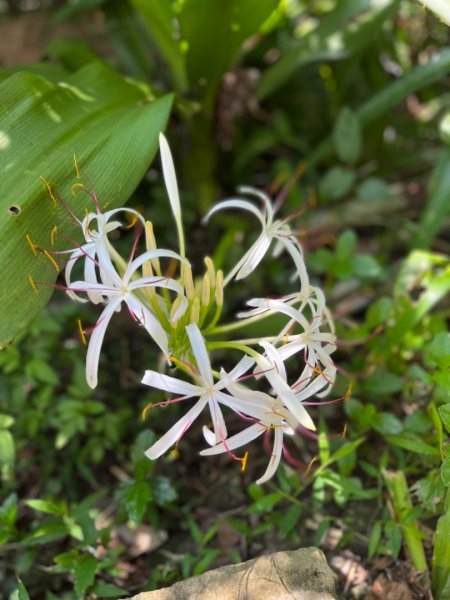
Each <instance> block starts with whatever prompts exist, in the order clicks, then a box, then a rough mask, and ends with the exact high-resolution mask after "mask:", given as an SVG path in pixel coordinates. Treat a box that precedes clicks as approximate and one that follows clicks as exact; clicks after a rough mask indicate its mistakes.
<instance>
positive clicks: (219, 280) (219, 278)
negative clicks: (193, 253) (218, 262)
mask: <svg viewBox="0 0 450 600" xmlns="http://www.w3.org/2000/svg"><path fill="white" fill-rule="evenodd" d="M216 304H217V306H223V271H220V270H219V271H217V275H216Z"/></svg>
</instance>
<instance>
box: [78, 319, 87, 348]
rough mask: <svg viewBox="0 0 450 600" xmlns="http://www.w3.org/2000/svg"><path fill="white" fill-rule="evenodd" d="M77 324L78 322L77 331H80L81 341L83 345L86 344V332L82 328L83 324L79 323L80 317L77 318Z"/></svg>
mask: <svg viewBox="0 0 450 600" xmlns="http://www.w3.org/2000/svg"><path fill="white" fill-rule="evenodd" d="M77 324H78V331H79V332H80V335H81V341H82V342H83V346H86V344H87V341H86V335H85V334H86V332H85V330H84V329H83V326H82V324H81V319H78V320H77Z"/></svg>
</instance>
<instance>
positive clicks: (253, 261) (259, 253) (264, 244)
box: [236, 232, 272, 279]
mask: <svg viewBox="0 0 450 600" xmlns="http://www.w3.org/2000/svg"><path fill="white" fill-rule="evenodd" d="M271 241H272V238H271V237H269V236H268V235H267V233H266V232H263V233H262V234H261V235H260V236H259V238H258V239H257V240H256V242H255V243H254V244H253V246H252V247H251V248H250V249H249V250H248V251H247V252H246V254H245V256H246V260H245V263H244V264H243V265H242V267H241V268H240V269H239V272H238V273H237V275H236V279H243V278H244V277H248V275H250V273H252V272H253V271H254V270H255V269H256V267H257V266H258V265H259V263H260V262H261V261H262V259H263V258H264V256H265V255H266V252H267V250H268V249H269V246H270V243H271Z"/></svg>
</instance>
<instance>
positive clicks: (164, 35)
mask: <svg viewBox="0 0 450 600" xmlns="http://www.w3.org/2000/svg"><path fill="white" fill-rule="evenodd" d="M130 2H131V4H132V5H133V6H134V8H135V9H136V10H137V11H138V12H139V13H140V14H141V15H142V17H143V18H144V19H145V21H146V23H147V25H148V26H149V28H150V31H151V35H152V37H153V40H154V41H155V43H156V45H157V46H158V48H159V50H160V52H161V54H162V56H163V58H164V59H165V61H166V63H167V65H168V66H169V67H170V74H171V76H172V80H173V82H174V83H175V84H176V86H177V88H178V91H180V92H183V91H185V90H186V88H187V77H186V65H185V57H184V54H183V51H182V49H181V46H180V43H179V41H178V40H177V39H176V31H175V28H174V22H175V19H176V15H175V12H174V10H173V6H174V3H173V2H172V0H157V1H154V2H149V1H148V0H130Z"/></svg>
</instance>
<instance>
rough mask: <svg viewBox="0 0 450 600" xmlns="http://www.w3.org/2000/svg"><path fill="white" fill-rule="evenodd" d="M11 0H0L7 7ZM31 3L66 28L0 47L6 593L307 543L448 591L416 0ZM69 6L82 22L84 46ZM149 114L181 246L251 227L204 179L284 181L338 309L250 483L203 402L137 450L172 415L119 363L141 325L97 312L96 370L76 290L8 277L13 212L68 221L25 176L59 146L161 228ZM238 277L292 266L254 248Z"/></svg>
mask: <svg viewBox="0 0 450 600" xmlns="http://www.w3.org/2000/svg"><path fill="white" fill-rule="evenodd" d="M7 4H8V6H7V7H5V9H6V8H8V9H9V10H10V12H9V13H5V15H4V18H5V19H10V18H11V12H12V10H13V9H15V10H16V11H18V12H21V10H22V9H23V7H24V5H22V3H20V2H9V3H7ZM41 10H47V12H46V13H45V14H46V19H49V20H51V22H52V23H53V24H55V23H56V22H63V21H65V22H66V23H67V22H69V23H72V24H75V25H77V24H79V26H80V34H79V36H78V37H75V38H73V37H72V38H70V39H67V38H66V39H62V38H58V39H54V40H53V41H51V43H50V45H49V46H48V48H47V49H46V50H45V52H43V55H42V60H40V61H37V62H34V63H33V64H29V65H25V66H23V65H22V66H19V67H13V68H4V69H2V70H1V72H0V114H1V121H0V122H1V128H0V129H1V131H0V169H1V173H2V178H1V183H0V187H1V194H0V197H1V203H2V209H1V210H2V212H1V218H0V228H1V231H0V235H1V239H2V242H3V243H2V248H1V253H2V254H1V260H2V269H3V272H2V289H1V293H0V295H1V302H2V304H1V306H2V317H1V319H0V343H1V345H2V347H4V349H3V351H2V352H1V353H0V365H1V366H2V371H3V374H2V376H1V379H0V412H1V414H0V469H1V478H2V486H1V496H2V497H1V503H0V557H1V559H2V563H1V564H2V570H1V572H0V577H2V578H3V582H4V590H5V591H4V597H5V598H18V599H19V600H22V599H25V598H27V594H29V596H30V597H31V598H33V599H35V598H36V599H37V598H45V599H46V600H51V599H52V598H63V599H66V600H71V599H75V598H85V597H86V598H92V599H94V598H107V597H123V596H124V595H132V594H133V593H136V592H138V591H143V590H144V589H155V588H157V587H162V586H164V585H169V584H171V583H172V582H174V581H176V580H178V579H181V578H185V577H188V576H190V575H193V574H194V575H195V574H199V573H201V572H203V571H204V570H205V569H207V568H211V567H214V566H216V565H220V564H225V563H229V562H232V561H236V562H238V561H241V560H246V559H248V558H251V557H254V556H256V555H258V554H260V553H262V552H267V551H274V550H277V549H288V548H294V547H298V546H306V545H309V544H316V545H319V546H321V547H322V548H324V550H326V552H327V553H328V554H327V555H328V558H329V560H330V561H331V563H332V564H333V565H334V567H335V568H336V570H337V572H338V574H339V577H340V580H341V588H342V590H341V591H342V594H347V595H349V597H355V596H356V594H357V593H358V585H359V586H360V587H359V590H360V591H359V593H360V594H362V595H364V594H365V593H366V592H367V593H369V589H371V590H372V591H371V592H370V593H372V594H376V593H378V592H379V593H380V595H379V596H376V595H375V596H370V597H372V598H373V597H380V598H384V597H387V596H386V593H387V592H386V589H387V588H386V585H387V584H386V581H387V576H386V577H385V575H386V573H388V574H390V576H391V577H392V576H393V577H394V580H395V581H397V582H400V583H401V584H402V585H405V586H407V587H408V588H409V593H410V594H415V596H413V597H416V598H429V597H430V596H429V593H430V592H429V589H430V586H432V588H433V591H434V594H435V597H436V598H443V599H445V598H450V579H449V573H450V549H449V548H448V544H447V543H446V540H448V539H449V535H450V508H449V501H450V500H449V497H450V496H449V494H448V486H449V485H450V455H449V454H448V436H449V435H450V394H449V389H450V376H449V371H450V369H449V367H450V336H449V333H448V319H449V304H448V292H449V290H450V263H449V259H448V254H449V242H448V240H449V237H448V234H449V222H448V214H449V212H450V200H449V198H450V149H449V143H450V111H449V107H450V90H449V84H448V82H449V80H448V78H446V76H447V75H448V72H449V71H450V48H449V47H447V44H448V28H447V27H446V26H445V25H444V24H442V23H440V22H439V21H438V20H437V19H436V18H435V17H434V16H433V15H431V14H430V13H426V12H425V11H424V9H423V8H422V7H421V6H420V5H419V4H418V3H415V2H412V0H411V1H406V0H379V1H378V2H373V1H370V0H339V1H337V0H335V1H334V0H315V1H301V0H292V1H287V0H286V1H281V2H279V3H276V2H274V1H273V0H270V1H269V0H258V2H257V3H255V2H254V0H232V1H230V2H228V3H226V4H224V3H222V2H209V3H205V2H202V1H201V0H185V1H184V2H181V1H179V2H172V1H170V0H158V2H145V1H144V0H142V1H141V0H127V1H125V0H103V1H102V0H90V1H89V0H84V1H83V0H79V1H78V2H58V3H56V2H55V3H50V2H47V3H46V4H44V3H43V6H42V7H41ZM83 19H88V20H90V19H92V20H96V21H95V22H97V20H98V22H99V23H100V25H99V27H100V29H99V40H97V42H96V43H95V42H94V44H93V46H94V47H91V46H90V45H88V44H87V43H86V41H84V39H83V33H82V32H83V26H82V23H83ZM94 48H95V49H94ZM167 122H169V126H168V129H167V132H166V133H167V135H168V137H169V139H170V142H171V146H172V149H173V150H174V153H175V160H176V164H177V165H178V167H179V173H180V176H179V178H180V185H181V189H182V191H183V200H182V201H183V210H184V213H185V216H186V219H187V231H189V238H188V245H189V246H190V249H191V253H192V255H194V256H195V254H196V249H197V248H198V255H199V256H202V255H204V254H205V253H208V252H210V251H211V249H212V248H213V247H216V248H217V250H216V255H215V257H214V258H215V261H216V263H217V264H219V265H224V264H226V263H227V261H230V263H231V261H232V259H233V258H234V255H235V256H236V257H237V256H238V255H239V252H240V250H239V245H238V243H237V242H238V241H239V239H240V238H241V237H242V236H243V235H245V236H247V235H248V236H251V235H252V233H253V230H252V229H251V223H247V222H246V221H242V219H241V216H234V215H231V214H226V215H224V217H223V220H222V221H221V222H220V223H219V222H218V223H214V224H212V225H210V226H209V227H208V229H207V230H205V229H204V228H202V227H200V218H201V216H202V214H204V211H205V209H207V208H208V206H210V205H211V204H212V203H213V202H214V201H216V200H217V199H218V198H221V197H224V196H227V195H230V194H232V193H233V192H234V191H235V189H236V186H237V185H239V184H251V185H254V186H257V187H259V188H261V189H266V190H268V191H269V192H270V193H271V194H272V195H275V194H276V193H278V192H279V191H280V190H281V189H284V190H285V192H286V197H285V200H284V206H283V213H284V214H289V213H295V214H298V217H297V219H296V223H297V226H298V235H299V237H300V239H301V240H302V243H303V246H304V248H305V251H306V253H307V265H308V268H309V270H310V271H311V273H312V274H313V275H314V279H315V280H316V281H317V282H318V283H320V285H321V286H322V287H323V288H324V290H325V293H326V296H327V298H328V303H329V305H330V306H331V308H332V310H333V314H334V316H335V320H336V324H337V328H338V336H339V340H340V342H339V351H338V357H337V358H336V362H337V364H338V365H340V367H341V374H340V377H339V379H338V383H337V386H336V389H335V391H334V396H333V397H339V396H345V397H346V400H345V401H343V402H342V403H337V404H334V405H330V406H323V407H319V408H318V409H317V411H316V414H315V418H316V419H317V421H318V422H319V423H320V435H319V439H318V441H315V440H310V439H308V438H304V437H301V436H297V437H296V438H295V440H294V445H293V446H292V447H291V448H290V452H291V454H292V456H293V458H292V460H289V461H287V462H286V463H285V465H284V466H283V467H282V468H280V469H279V472H278V474H277V477H276V478H275V479H274V480H273V481H272V482H270V483H269V484H267V485H265V486H263V487H258V486H256V485H254V484H252V483H251V482H252V481H253V480H254V479H255V472H256V470H257V469H258V466H259V459H258V457H257V454H256V452H255V453H254V455H253V456H252V455H251V460H250V461H249V464H248V468H247V471H246V472H245V473H243V474H241V473H240V472H239V471H238V470H236V469H235V465H232V464H230V462H229V460H228V459H227V457H223V458H214V459H204V458H202V459H199V457H198V452H199V450H201V449H202V441H201V431H200V425H198V426H197V427H195V428H192V435H190V436H189V439H183V442H182V443H181V444H180V447H179V452H177V453H171V454H169V455H168V456H166V457H164V458H162V459H160V460H159V461H158V462H156V463H152V462H150V461H148V460H147V459H145V458H143V450H144V449H145V448H147V447H148V446H149V445H150V444H151V442H152V441H153V440H154V438H155V435H156V434H159V433H160V432H162V431H165V430H166V429H167V426H168V424H169V423H171V422H173V420H174V419H175V418H176V414H175V413H176V409H175V408H174V409H171V410H170V411H167V412H165V411H160V412H159V413H158V414H156V413H154V415H152V418H151V419H150V420H149V421H148V422H145V423H143V422H142V421H141V419H140V413H141V410H142V408H143V407H144V406H145V405H146V404H147V403H148V402H149V401H150V398H149V391H148V390H145V389H143V387H142V386H141V385H140V383H139V381H140V374H141V373H142V372H143V370H144V369H145V368H155V367H156V359H155V356H154V353H153V350H152V349H149V348H148V345H146V344H145V341H146V339H145V337H144V336H143V337H139V336H138V335H137V334H135V333H134V332H135V331H136V330H135V329H133V336H131V335H130V331H131V329H130V325H129V323H128V321H127V320H126V319H123V320H122V319H121V318H120V316H119V317H117V319H116V321H115V329H114V330H110V332H109V335H108V343H107V344H105V356H104V357H103V359H102V364H101V374H100V384H99V387H98V388H97V390H95V391H92V390H90V389H89V388H88V387H87V385H86V383H85V381H84V359H85V349H84V347H83V346H82V344H81V341H80V340H79V338H78V335H77V325H76V324H77V320H78V319H79V318H81V319H82V320H83V322H85V323H91V324H94V323H95V321H96V318H97V315H96V314H93V313H92V312H91V311H90V312H88V311H87V309H86V310H85V309H84V308H83V306H82V305H73V304H71V303H70V302H69V301H68V300H67V299H66V298H65V297H64V296H63V295H62V294H55V295H54V296H53V298H52V300H51V301H50V303H49V304H48V305H47V306H46V308H45V310H44V312H43V313H42V312H41V311H42V309H43V307H44V306H45V305H46V304H47V301H48V297H49V295H50V291H49V292H48V294H47V293H46V291H45V290H44V289H42V290H40V293H39V294H34V293H33V290H32V289H31V287H30V284H29V275H30V274H32V277H33V279H34V280H38V281H48V282H51V281H54V280H55V278H56V276H57V273H56V272H55V271H54V269H53V267H52V265H51V264H50V263H49V262H48V261H46V260H44V259H43V260H40V259H39V260H33V258H35V257H33V255H32V252H31V249H30V247H29V245H27V243H26V240H25V235H26V234H28V235H29V236H30V239H32V240H33V241H34V242H36V243H41V244H44V240H46V244H47V245H48V243H49V232H50V231H51V229H52V227H53V226H54V224H55V223H56V224H57V225H58V227H59V228H60V229H59V230H60V231H61V236H60V237H59V242H58V243H59V247H60V248H63V247H64V235H74V234H73V232H72V229H71V225H70V223H69V222H68V220H67V217H66V216H65V214H64V211H56V212H55V210H54V208H53V205H52V202H51V198H49V195H48V188H46V186H45V185H44V186H43V185H42V182H41V181H40V177H44V179H45V181H46V182H47V184H48V186H49V187H50V189H51V190H52V191H53V193H58V194H60V195H61V196H63V197H66V198H69V197H70V191H69V190H70V186H71V185H72V184H73V183H74V181H75V173H74V170H73V163H72V155H73V153H74V152H75V153H76V155H77V158H78V161H79V162H80V164H81V165H82V168H83V171H84V173H86V174H87V175H88V176H89V177H90V179H91V180H92V182H93V184H94V185H95V188H96V190H97V193H98V195H99V198H100V199H101V202H102V203H104V204H108V206H114V205H120V204H121V203H123V202H125V201H128V204H129V206H134V207H137V208H139V210H141V211H142V212H143V213H144V214H145V215H146V216H147V217H149V218H151V219H152V220H153V221H154V223H155V227H156V228H157V230H158V232H159V236H160V238H159V241H160V242H161V244H162V245H164V243H166V242H167V243H168V244H169V245H170V243H171V240H172V225H171V215H170V214H169V211H168V210H167V199H166V197H165V192H164V190H163V185H162V181H161V177H160V173H159V163H158V161H156V162H155V163H154V164H152V166H151V168H150V170H149V167H150V163H151V161H152V158H153V156H154V154H155V152H156V147H157V146H156V144H157V142H156V140H157V134H158V133H159V131H160V130H163V129H165V127H166V123H167ZM70 202H71V206H73V208H74V210H77V206H79V205H77V202H78V200H77V198H75V199H71V200H70ZM17 211H18V214H15V213H17ZM224 226H225V227H224ZM224 230H225V231H226V233H225V234H223V237H222V238H221V241H220V243H219V244H218V245H217V244H216V241H217V239H218V237H219V236H220V235H221V234H222V233H223V231H224ZM122 235H123V237H124V239H126V231H124V232H123V233H122ZM252 286H253V291H254V295H255V296H264V295H269V294H270V293H271V290H273V289H280V288H281V289H286V292H287V291H289V289H288V288H289V283H288V282H285V281H280V271H279V269H278V268H277V264H276V262H275V261H272V262H270V261H268V262H267V268H266V271H265V276H264V278H262V277H261V278H260V279H258V277H253V278H252ZM246 295H248V293H246ZM239 300H240V298H239V292H237V296H236V298H235V306H238V305H239ZM235 306H231V305H230V306H229V310H230V313H232V312H233V310H234V308H235ZM36 315H38V316H37V318H35V319H34V320H32V317H33V316H36ZM30 321H31V322H30ZM13 338H15V339H14V342H13V343H9V342H11V340H12V339H13ZM349 384H351V389H352V391H351V394H349V393H346V392H348V389H349ZM152 394H153V392H152ZM153 399H154V395H152V400H153ZM266 460H267V459H266V457H265V456H262V457H261V463H264V462H265V461H266ZM349 564H350V565H351V568H352V569H353V571H352V572H351V573H350V574H349V572H348V569H349V568H350V567H349V566H348V565H349ZM346 569H347V570H346ZM355 573H358V574H359V575H358V577H359V579H358V577H357V576H356V575H355ZM418 573H419V574H418ZM392 574H394V575H392ZM18 577H19V578H20V581H19V583H18V582H17V581H18V580H17V578H18ZM383 577H384V579H383ZM377 586H378V587H377ZM383 586H384V587H383ZM380 589H381V591H380ZM361 590H362V591H361ZM377 590H378V592H377ZM352 594H353V595H352ZM383 594H384V595H383ZM367 597H369V596H367Z"/></svg>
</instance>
